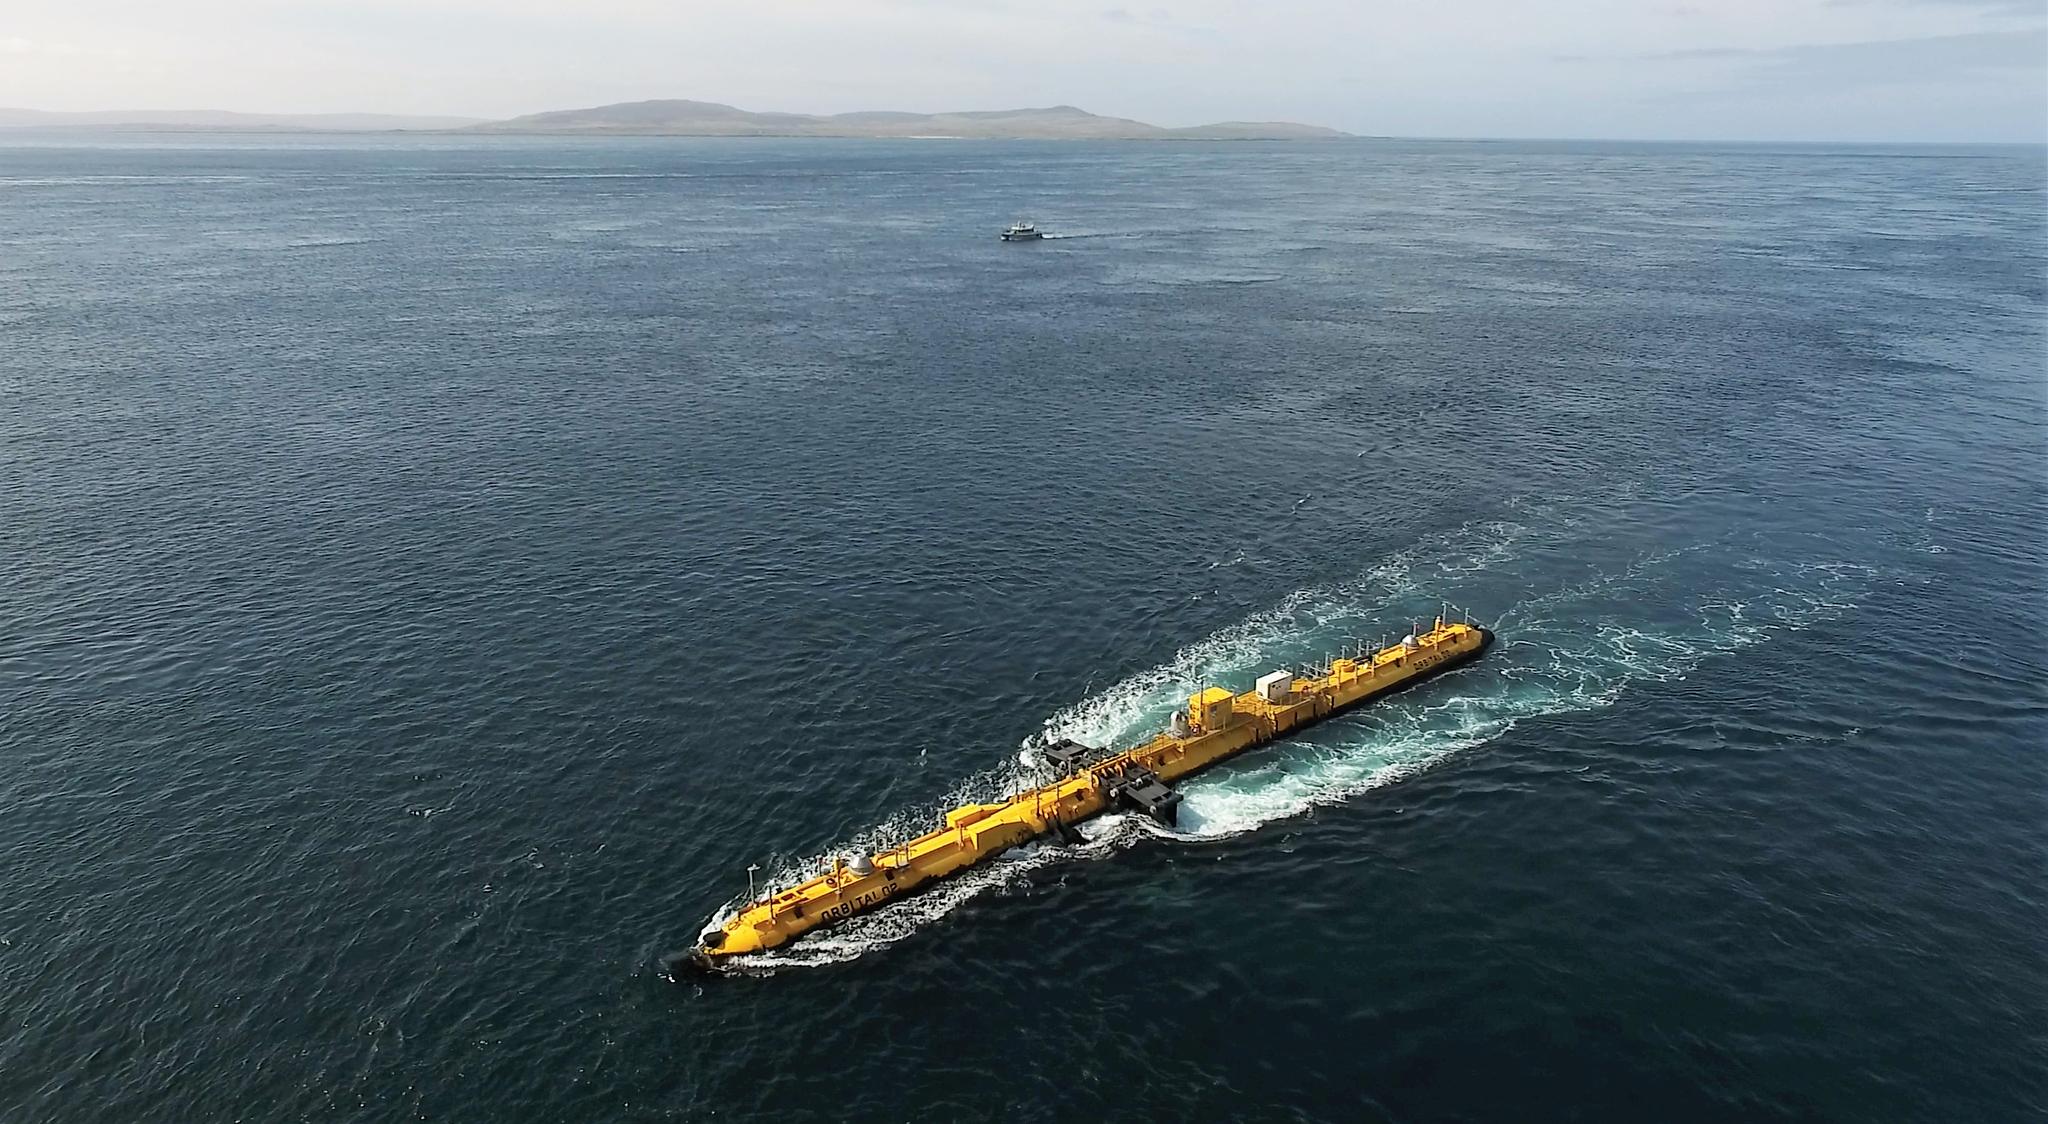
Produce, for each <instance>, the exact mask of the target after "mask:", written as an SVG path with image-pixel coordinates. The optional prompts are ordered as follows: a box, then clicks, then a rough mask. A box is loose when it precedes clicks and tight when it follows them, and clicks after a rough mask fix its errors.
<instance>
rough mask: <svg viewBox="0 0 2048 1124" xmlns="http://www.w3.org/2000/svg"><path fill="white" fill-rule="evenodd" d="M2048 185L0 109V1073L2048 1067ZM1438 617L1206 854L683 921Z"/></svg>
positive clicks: (1307, 153)
mask: <svg viewBox="0 0 2048 1124" xmlns="http://www.w3.org/2000/svg"><path fill="white" fill-rule="evenodd" d="M2044 178H2048V156H2044V150H2043V149H2041V148H2039V147H2008V148H1928V147H1910V148H1903V147H1902V148H1882V147H1820V146H1816V147H1799V146H1681V145H1668V146H1666V145H1639V144H1578V143H1555V144H1538V143H1495V144H1488V143H1450V142H1442V143H1433V142H1398V141H1359V142H1333V143H1327V144H1294V145H1288V144H1258V143H1247V144H1177V143H1133V144H1111V143H1103V144H1094V143H1072V144H1045V143H1039V144H1029V143H1011V144H998V143H979V142H942V141H930V142H836V141H776V140H679V139H606V140H546V139H520V138H496V139H466V138H454V137H442V138H433V137H426V138H410V139H407V138H357V139H350V138H339V137H317V136H306V137H293V136H279V137H263V138H248V137H242V138H237V137H225V136H203V135H157V136H145V135H138V136H128V137H122V136H100V137H98V138H94V137H83V136H63V135H57V134H48V135H33V134H18V135H16V136H15V137H13V139H9V140H4V141H0V1119H4V1120H6V1121H8V1122H10V1124H12V1122H23V1124H28V1122H44V1121H67V1122H68V1121H177V1122H185V1121H207V1120H279V1121H340V1120H348V1121H353V1120H364V1121H386V1120H391V1121H396V1120H427V1121H507V1120H519V1121H527V1120H531V1121H643V1120H645V1121H654V1120H664V1121H666V1120H679V1121H696V1120H757V1119H758V1120H771V1119H772V1120H779V1121H839V1120H851V1121H870V1120H872V1121H927V1120H944V1119H952V1120H1019V1119H1038V1120H1097V1119H1112V1120H1164V1121H1181V1120H1254V1121H1266V1120H1271V1121H1403V1122H1434V1121H1583V1122H1606V1121H1626V1122H1635V1121H1646V1120H1654V1121H1734V1120H1742V1121H1748V1120H1788V1121H1858V1122H1864V1121H1968V1122H1979V1121H1983V1122H2003V1121H2026V1120H2041V1119H2043V1118H2044V1116H2048V936H2044V934H2048V878H2044V874H2048V761H2044V756H2043V751H2044V748H2048V690H2044V683H2048V655H2044V648H2043V645H2044V640H2048V637H2044V632H2048V622H2044V608H2043V600H2042V598H2043V576H2044V575H2043V564H2044V553H2048V547H2044V536H2043V527H2044V526H2048V495H2044V479H2048V471H2044V470H2048V418H2044V410H2048V405H2044V403H2048V391H2044V366H2048V326H2044V321H2048V218H2044V215H2048V197H2044V190H2043V185H2044ZM1018 217H1031V218H1035V219H1037V220H1038V222H1039V223H1040V224H1041V225H1042V226H1043V227H1045V228H1046V229H1047V230H1049V231H1051V232H1052V233H1053V234H1054V237H1052V238H1050V239H1048V240H1046V241H1044V242H1042V243H1038V244H1026V245H1004V244H1001V243H999V242H998V241H997V240H996V237H995V236H996V233H997V231H998V230H1000V229H1001V227H1002V226H1003V225H1005V224H1006V223H1008V222H1009V221H1010V220H1012V219H1015V218H1018ZM1446 605H1448V606H1449V612H1450V613H1451V614H1453V615H1462V614H1466V613H1469V614H1470V615H1471V617H1472V619H1473V620H1474V621H1475V622H1480V623H1484V624H1486V625H1488V626H1490V627H1492V628H1493V629H1495V630H1497V632H1498V633H1499V636H1500V643H1499V644H1498V645H1497V646H1496V647H1495V649H1494V650H1493V651H1492V652H1491V653H1489V654H1488V656H1487V657H1486V658H1485V659H1484V660H1482V661H1481V662H1479V663H1477V664H1474V665H1472V666H1470V667H1469V668H1466V669H1464V670H1460V671H1458V672H1456V673H1454V674H1451V675H1449V676H1446V677H1444V678H1441V679H1438V680H1436V681H1433V682H1431V683H1430V684H1428V685H1426V686H1424V687H1421V688H1419V689H1417V690H1414V691H1411V692H1408V693H1405V694H1403V695H1401V696H1399V697H1398V698H1396V699H1394V700H1390V701H1388V702H1386V703H1385V704H1383V705H1378V706H1375V707H1372V708H1370V709H1368V710H1367V711H1365V712H1362V713H1357V714H1355V715H1351V716H1347V717H1344V718H1341V719H1339V720H1335V721H1332V722H1330V723H1327V724H1325V725H1322V726H1320V727H1317V728H1316V729H1315V730H1314V731H1313V732H1312V733H1310V734H1309V735H1307V736H1305V737H1302V738H1301V739H1299V740H1297V741H1294V742H1291V743H1288V744H1286V745H1283V746H1279V747H1276V748H1273V749H1270V750H1267V751H1264V752H1261V753H1259V754H1257V755H1254V756H1252V757H1250V758H1247V759H1244V760H1243V761H1241V762H1240V763H1234V764H1232V765H1229V766H1226V767H1224V768H1223V769H1220V770H1218V771H1216V772H1213V773H1211V774H1208V775H1205V776H1204V777H1202V778H1200V779H1198V780H1196V781H1194V782H1192V783H1190V784H1189V785H1188V787H1187V806H1186V812H1185V814H1184V817H1183V822H1182V823H1181V825H1180V828H1179V829H1178V830H1176V831H1166V830H1164V829H1161V828H1157V827H1154V826H1150V825H1148V824H1145V823H1141V822H1137V821H1135V820H1132V819H1129V818H1124V819H1111V820H1105V821H1098V822H1097V823H1095V824H1092V825H1090V838H1089V840H1088V841H1087V842H1086V843H1084V844H1083V845H1081V846H1078V847H1074V848H1069V849H1065V850H1026V851H1025V852H1022V853H1018V854H1016V855H1014V856H1013V857H1012V858H1011V859H1009V860H1007V861H1004V862H1001V863H997V864H995V865H994V866H992V867H990V868H986V869H983V870H981V871H978V872H976V873H975V874H974V875H972V876H970V877H968V878H966V879H963V880H961V881H959V882H957V883H951V884H948V885H947V886H945V887H944V888H941V889H939V890H936V891H934V892H931V893H928V894H924V895H921V896H917V897H914V898H912V899H910V900H908V901H905V902H902V903H900V904H898V905H896V906H894V907H892V908H890V909H887V910H884V911H881V912H879V913H876V914H872V915H869V916H868V917H865V918H863V919H860V920H858V921H856V922H855V923H852V924H850V925H847V926H845V927H843V928H840V929H837V930H834V931H831V932H828V933H825V934H822V935H820V936H819V937H818V938H816V939H814V940H809V941H805V942H801V943H799V944H798V945H796V946H793V947H792V948H791V949H789V950H787V951H786V952H784V953H779V954H777V955H775V956H772V957H770V958H768V959H766V960H764V961H762V962H759V963H757V964H754V965H752V966H750V968H749V969H748V970H747V971H745V972H742V973H737V974H733V975H728V976H717V977H709V978H685V979H684V980H682V981H681V982H679V983H672V982H669V981H667V980H665V979H663V978H661V976H660V975H659V974H658V973H657V971H656V962H657V960H658V958H659V957H660V956H661V955H662V954H663V953H665V952H668V951H671V950H674V949H677V948H680V947H684V946H687V945H688V944H690V943H691V942H692V941H693V939H694V938H695V936H696V934H697V933H698V931H699V930H700V929H701V928H702V927H703V926H704V925H705V924H706V923H707V922H708V921H710V920H711V919H712V918H713V917H714V916H717V915H719V914H720V913H721V912H722V911H724V910H727V909H729V908H731V906H732V905H733V904H734V903H735V902H736V901H737V900H738V899H741V898H744V897H745V896H746V893H747V889H748V878H749V874H748V869H747V868H748V866H749V865H750V864H756V865H758V866H759V867H760V868H761V869H760V871H759V872H758V873H757V874H755V875H754V877H756V878H757V879H759V880H761V881H762V882H763V884H780V883H785V882H787V881H789V880H792V879H795V878H798V877H801V876H803V874H804V873H805V872H806V871H808V870H814V869H816V868H817V864H819V863H820V862H823V861H826V860H827V859H828V857H829V856H830V855H832V854H834V853H835V852H839V851H843V850H846V849H848V848H849V847H856V846H870V847H872V846H879V845H885V844H886V843H887V842H888V841H890V840H893V839H897V838H901V837H902V835H903V834H905V833H908V832H915V831H921V830H923V829H925V828H926V827H928V826H931V825H933V824H934V823H935V822H936V818H937V816H938V815H939V813H940V812H941V811H942V810H943V809H944V808H945V807H947V806H950V805H951V804H952V803H955V802H958V801H961V800H964V799H972V798H975V797H978V796H982V795H985V794H989V793H992V792H1000V791H1001V790H1003V789H1004V788H1005V787H1006V786H1009V785H1014V784H1017V783H1019V782H1020V780H1021V779H1023V778H1025V777H1027V776H1028V775H1029V774H1030V766H1029V763H1028V762H1029V758H1030V754H1029V752H1028V750H1029V746H1030V745H1031V744H1032V743H1033V742H1034V741H1035V740H1036V739H1039V738H1041V737H1043V736H1045V735H1046V734H1047V733H1048V732H1050V733H1054V734H1064V735H1068V736H1074V737H1078V738H1081V739H1084V740H1091V741H1095V742H1098V743H1128V742H1130V741H1133V740H1135V739H1137V738H1139V737H1141V736H1143V735H1145V734H1146V733H1148V732H1149V731H1150V730H1152V729H1154V728H1156V727H1157V726H1158V725H1159V724H1160V723H1162V722H1163V721H1164V719H1165V717H1166V716H1167V714H1168V713H1169V712H1170V711H1171V710H1172V709H1173V708H1174V707H1175V705H1176V704H1177V703H1178V702H1179V700H1181V699H1182V698H1184V696H1185V695H1186V694H1187V693H1188V692H1189V691H1191V690H1193V689H1196V688H1198V687H1200V686H1203V685H1205V684H1222V685H1225V686H1229V687H1232V688H1235V689H1240V690H1242V689H1246V688H1248V687H1249V685H1250V683H1251V681H1252V679H1253V678H1254V677H1256V676H1257V675H1258V674H1260V673H1262V672H1264V671H1267V670H1270V669H1272V668H1275V667H1280V666H1296V667H1299V666H1304V665H1306V664H1307V663H1309V662H1311V661H1314V660H1316V659H1319V658H1322V657H1325V656H1330V655H1335V654H1338V653H1339V652H1341V651H1342V650H1343V649H1344V647H1345V646H1347V645H1352V644H1356V643H1359V642H1363V641H1375V640H1379V639H1381V638H1382V637H1385V636H1388V635H1390V634H1391V635H1395V636H1398V635H1399V634H1400V633H1401V632H1403V631H1406V629H1407V627H1408V625H1409V622H1411V621H1414V620H1417V619H1426V618H1428V617H1430V616H1433V615H1434V614H1436V613H1438V612H1441V611H1444V607H1445V606H1446Z"/></svg>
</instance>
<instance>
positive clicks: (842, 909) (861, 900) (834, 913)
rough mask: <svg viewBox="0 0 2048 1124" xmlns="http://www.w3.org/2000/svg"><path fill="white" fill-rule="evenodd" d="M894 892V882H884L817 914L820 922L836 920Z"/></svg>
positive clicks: (849, 915)
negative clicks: (876, 887) (878, 886)
mask: <svg viewBox="0 0 2048 1124" xmlns="http://www.w3.org/2000/svg"><path fill="white" fill-rule="evenodd" d="M895 893H896V886H895V884H894V883H884V884H883V885H882V886H881V887H880V888H879V889H874V890H869V891H868V892H867V893H865V894H862V895H861V896H859V897H857V898H852V899H849V900H847V901H843V902H840V903H839V904H838V905H835V906H833V907H832V908H830V909H828V910H826V911H825V912H823V913H821V914H819V915H818V918H819V921H820V923H823V922H826V921H838V920H840V919H842V918H847V917H852V916H853V915H854V914H856V913H859V912H860V911H861V910H863V909H866V908H867V907H869V906H871V905H875V904H877V903H878V902H881V901H883V900H885V899H887V898H889V897H890V896H892V895H894V894H895Z"/></svg>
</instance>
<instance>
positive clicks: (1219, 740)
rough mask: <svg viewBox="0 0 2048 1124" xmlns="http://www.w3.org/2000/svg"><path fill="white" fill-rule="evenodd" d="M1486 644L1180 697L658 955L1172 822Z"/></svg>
mask: <svg viewBox="0 0 2048 1124" xmlns="http://www.w3.org/2000/svg"><path fill="white" fill-rule="evenodd" d="M1492 641H1493V634H1492V633H1491V632H1489V631H1487V630H1486V629H1484V628H1480V627H1478V626H1476V625H1472V624H1469V623H1464V622H1457V621H1445V620H1444V619H1443V618H1441V617H1439V618H1437V620H1436V622H1435V623H1434V625H1433V626H1432V627H1431V628H1430V629H1429V630H1428V631H1427V632H1415V633H1410V634H1409V635H1408V636H1406V637H1405V638H1403V639H1402V640H1401V642H1400V643H1398V644H1392V645H1389V646H1387V647H1384V648H1381V649H1379V650H1378V651H1376V652H1373V653H1372V654H1371V655H1369V656H1367V655H1361V656H1360V657H1359V658H1356V659H1339V660H1333V661H1331V663H1330V666H1329V668H1328V669H1327V671H1326V672H1325V673H1324V674H1322V675H1320V676H1317V677H1315V678H1308V679H1304V678H1297V677H1295V676H1294V675H1293V673H1291V672H1286V671H1276V672H1273V673H1272V674H1270V675H1266V676H1263V677H1261V678H1260V679H1259V681H1258V686H1257V687H1256V688H1254V689H1253V690H1250V691H1247V692H1245V693H1244V694H1241V695H1232V694H1231V693H1230V692H1229V691H1227V690H1225V689H1223V688H1221V687H1209V688H1206V689H1204V690H1203V691H1201V692H1199V693H1198V694H1196V695H1194V696H1192V697H1190V698H1189V699H1188V707H1187V710H1186V711H1185V712H1176V713H1175V714H1174V715H1173V718H1172V720H1171V721H1170V722H1169V723H1168V724H1167V728H1166V730H1165V731H1164V732H1163V733H1160V734H1159V735H1157V736H1156V737H1154V738H1152V739H1151V740H1150V741H1147V742H1146V743H1145V744H1143V745H1140V746H1138V747H1137V748H1135V749H1128V750H1122V751H1112V750H1098V749H1091V748H1089V747H1087V746H1082V745H1077V744H1075V743H1073V742H1055V743H1053V744H1051V745H1049V746H1047V747H1046V748H1045V755H1046V758H1047V760H1049V761H1050V762H1051V763H1052V764H1053V765H1054V766H1055V767H1056V768H1057V769H1058V770H1059V771H1060V773H1061V774H1062V775H1061V777H1060V779H1059V780H1056V781H1053V782H1052V783H1050V784H1045V785H1040V786H1039V787H1037V788H1032V789H1028V790H1026V791H1024V792H1020V793H1018V794H1017V795H1015V796H1013V797H1011V798H1009V799H1008V800H1005V801H1003V802H1001V803H997V804H968V805H965V806H962V807H959V808H955V809H953V810H952V811H950V812H948V813H946V826H944V827H942V828H940V829H938V830H937V831H933V832H931V833H929V834H926V835H921V836H919V837H917V838H916V839H912V840H910V841H909V842H907V843H904V844H903V845H901V846H899V847H894V848H891V849H889V850H887V851H884V852H882V853H880V854H875V855H854V856H850V857H841V858H839V859H836V860H834V863H833V868H832V869H831V870H830V871H828V872H826V873H824V874H821V875H818V876H817V877H815V878H812V879H810V880H809V881H806V882H802V883H799V884H798V885H795V886H791V887H789V888H788V889H784V890H771V891H770V892H769V894H768V896H767V897H765V898H762V899H760V900H758V901H754V902H750V903H748V904H747V905H745V906H744V907H742V908H741V909H740V910H739V912H738V913H736V914H734V915H733V917H732V918H731V919H729V920H727V921H726V922H725V923H724V924H723V925H721V926H714V927H712V928H709V929H706V930H705V931H704V934H703V936H702V937H701V938H700V941H699V944H698V946H697V947H696V948H694V949H691V950H690V951H687V952H679V953H674V954H672V955H670V956H667V957H664V958H663V960H662V966H663V969H664V971H665V972H667V973H668V974H669V975H671V976H673V975H674V974H675V972H676V970H677V969H679V968H682V967H684V966H686V965H691V966H697V967H715V966H717V965H718V964H719V963H720V962H723V961H729V960H731V959H732V958H733V957H737V956H745V955H747V954H749V953H756V952H764V951H766V950H768V949H771V948H776V947H779V946H781V945H784V944H787V943H788V942H790V941H792V940H795V939H796V938H797V937H800V936H802V935H803V934H805V933H807V932H809V931H811V930H812V929H816V928H818V927H819V926H821V925H830V924H832V923H833V922H835V921H840V920H843V919H845V918H847V917H851V916H853V915H854V914H856V913H861V912H864V911H866V910H869V909H873V908H875V907H876V906H879V905H882V904H883V903H885V902H887V901H889V900H890V899H891V898H895V897H900V896H902V895H904V894H907V893H909V892H910V891H912V890H914V889H916V888H917V887H919V886H922V885H924V884H926V883H928V882H932V881H935V880H937V879H941V878H945V877H946V876H948V875H951V874H957V873H959V872H960V871H962V870H965V869H967V868H968V867H970V866H974V865H975V864H977V863H982V862H986V861H988V860H989V859H992V858H994V857H995V856H996V855H999V854H1001V853H1002V852H1004V851H1007V850H1009V849H1010V848H1012V847H1015V846H1017V845H1019V844H1021V843H1027V842H1029V841H1031V840H1033V839H1037V838H1039V837H1041V836H1048V835H1049V836H1053V837H1054V838H1056V839H1059V840H1062V841H1074V840H1077V839H1078V838H1079V836H1078V833H1076V832H1075V830H1074V825H1075V824H1077V823H1079V822H1080V821H1082V820H1085V819H1088V818H1090V817H1093V816H1097V815H1100V814H1102V813H1103V812H1105V811H1109V810H1111V809H1114V808H1125V809H1130V810H1134V811H1140V812H1144V813H1146V814H1148V815H1151V816H1152V817H1153V818H1155V819H1157V820H1159V821H1160V822H1161V823H1166V824H1172V823H1173V822H1175V817H1176V814H1177V811H1178V808H1179V805H1180V800H1181V796H1180V793H1178V792H1175V791H1173V789H1172V788H1170V787H1169V783H1170V782H1172V781H1176V780H1179V779H1180V778H1182V777H1185V776H1188V775H1190V774H1192V773H1196V772H1199V771H1200V770H1202V769H1206V768H1208V767H1209V766H1211V765H1214V764H1216V763H1217V762H1219V761H1222V760H1224V759H1225V758H1228V757H1233V756H1235V755H1237V754H1239V753H1242V752H1244V751H1245V750H1247V749H1250V748H1252V747H1253V746H1257V745H1262V744H1264V743H1266V742H1269V741H1272V740H1273V739H1275V738H1278V737H1281V736H1283V735H1285V734H1288V733H1290V732H1292V731H1294V730H1298V729H1300V728H1302V727H1303V726H1306V725H1308V724H1310V723H1312V722H1315V721H1317V720H1319V719H1323V718H1327V717H1329V716H1330V715H1333V714H1336V713H1339V712H1340V711H1344V710H1349V709H1350V708H1352V707H1355V706H1357V705H1359V704H1360V703H1363V702H1366V701H1368V700H1370V699H1372V698H1375V697H1377V696H1379V695H1383V694H1386V693H1387V692H1389V691H1392V690H1395V689H1396V688H1399V687H1405V686H1407V685H1409V684H1412V683H1415V682H1417V681H1419V680H1422V679H1425V678H1427V677H1429V676H1431V675H1434V674H1437V673H1438V672H1441V671H1444V670H1446V669H1448V668H1450V667H1453V666H1456V665H1457V664H1460V663H1463V662H1464V661H1466V660H1469V659H1471V658H1472V657H1474V656H1477V655H1478V654H1479V653H1480V652H1481V651H1483V650H1485V648H1486V646H1487V645H1488V644H1490V643H1492Z"/></svg>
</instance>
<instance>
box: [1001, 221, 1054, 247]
mask: <svg viewBox="0 0 2048 1124" xmlns="http://www.w3.org/2000/svg"><path fill="white" fill-rule="evenodd" d="M1043 237H1045V235H1043V234H1040V233H1039V232H1038V226H1037V224H1035V223H1028V222H1013V223H1011V224H1010V225H1009V227H1008V228H1007V229H1005V230H1004V231H1003V241H1005V242H1036V241H1038V240H1039V239H1041V238H1043Z"/></svg>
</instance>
